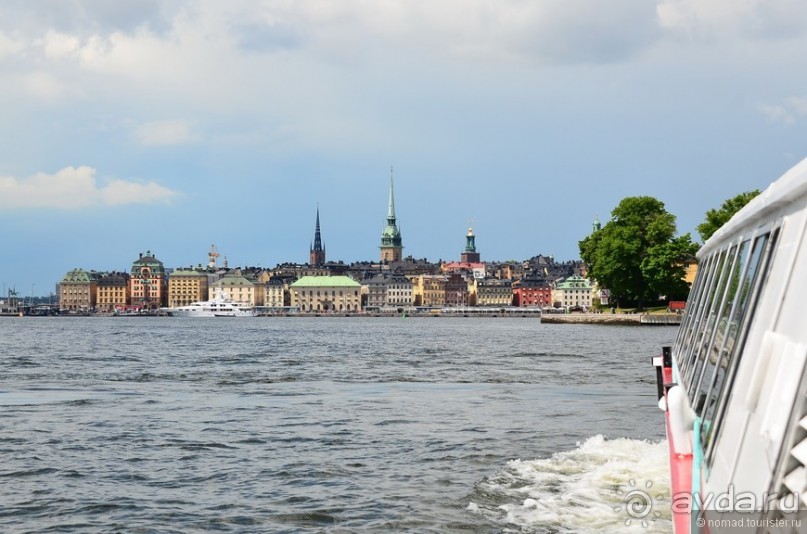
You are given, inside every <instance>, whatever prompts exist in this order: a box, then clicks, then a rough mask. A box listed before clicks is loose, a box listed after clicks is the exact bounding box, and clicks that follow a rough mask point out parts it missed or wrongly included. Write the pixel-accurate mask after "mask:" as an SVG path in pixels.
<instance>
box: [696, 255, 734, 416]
mask: <svg viewBox="0 0 807 534" xmlns="http://www.w3.org/2000/svg"><path fill="white" fill-rule="evenodd" d="M741 245H742V242H740V243H739V244H738V243H737V242H735V241H731V242H730V243H729V244H728V247H727V249H726V250H727V254H726V260H729V258H730V261H725V262H724V263H723V273H722V274H721V276H720V282H719V284H718V288H717V292H716V293H715V295H714V297H715V301H714V303H715V304H717V308H714V314H710V318H713V322H712V324H711V331H710V332H709V341H708V342H706V343H704V344H702V345H701V346H700V353H699V354H698V359H697V360H696V363H695V368H694V369H693V372H694V374H693V375H692V378H693V379H694V380H692V382H691V383H690V384H689V398H690V406H692V407H693V409H695V410H696V411H697V412H698V415H700V414H701V410H702V404H701V401H700V398H699V397H700V395H699V392H700V389H701V382H702V381H703V377H704V375H705V373H706V369H707V367H708V361H709V355H710V354H711V353H712V350H713V349H714V345H715V342H716V341H717V333H718V331H719V330H720V322H721V321H722V320H723V314H724V313H725V312H726V299H727V298H728V294H729V289H730V284H729V281H730V280H731V273H732V272H733V271H734V266H735V265H736V263H737V259H738V258H739V254H740V247H741ZM718 302H719V304H718Z"/></svg>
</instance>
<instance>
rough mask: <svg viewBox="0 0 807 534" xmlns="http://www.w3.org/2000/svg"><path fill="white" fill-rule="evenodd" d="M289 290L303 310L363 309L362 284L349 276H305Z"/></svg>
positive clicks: (336, 310)
mask: <svg viewBox="0 0 807 534" xmlns="http://www.w3.org/2000/svg"><path fill="white" fill-rule="evenodd" d="M289 291H290V293H291V305H292V306H294V307H297V308H299V309H300V311H302V312H311V313H317V312H359V311H361V284H359V283H358V282H356V281H355V280H353V279H352V278H350V277H348V276H303V277H302V278H300V279H299V280H297V281H296V282H294V283H293V284H292V285H291V287H290V288H289Z"/></svg>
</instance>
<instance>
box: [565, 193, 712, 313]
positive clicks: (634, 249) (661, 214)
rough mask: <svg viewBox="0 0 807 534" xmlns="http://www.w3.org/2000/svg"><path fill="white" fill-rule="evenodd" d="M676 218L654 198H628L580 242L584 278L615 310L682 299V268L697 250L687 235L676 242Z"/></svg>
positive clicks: (685, 288)
mask: <svg viewBox="0 0 807 534" xmlns="http://www.w3.org/2000/svg"><path fill="white" fill-rule="evenodd" d="M675 233H676V226H675V216H674V215H672V214H670V213H668V212H667V210H666V209H664V203H663V202H661V201H659V200H657V199H655V198H653V197H646V196H645V197H627V198H624V199H622V201H621V202H620V203H619V205H618V206H617V207H616V208H614V210H613V211H612V212H611V220H610V221H609V222H608V223H607V224H606V225H605V226H603V227H602V228H601V229H599V230H597V231H595V232H594V233H592V234H591V235H589V236H588V237H586V238H585V239H583V240H582V241H580V257H581V258H582V259H583V261H584V262H585V263H586V265H587V266H588V272H589V276H590V277H591V278H594V279H595V280H597V281H598V282H599V284H600V285H601V286H602V287H606V288H608V289H609V290H610V291H611V295H612V297H613V298H614V299H615V300H616V301H617V303H619V304H620V305H625V304H636V305H637V306H638V307H640V308H641V307H643V306H644V305H645V303H648V302H653V301H656V300H658V299H659V297H660V296H666V297H667V298H670V299H680V298H685V297H686V295H687V292H688V291H689V285H688V284H687V283H686V282H684V281H683V278H684V269H685V265H686V263H687V262H688V261H689V260H691V258H692V257H693V256H694V254H695V252H696V251H697V245H695V244H694V243H692V239H691V237H690V235H689V234H685V235H683V236H680V237H675Z"/></svg>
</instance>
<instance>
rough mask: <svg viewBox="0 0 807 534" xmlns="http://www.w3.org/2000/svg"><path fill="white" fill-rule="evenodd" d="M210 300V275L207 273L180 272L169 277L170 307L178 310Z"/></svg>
mask: <svg viewBox="0 0 807 534" xmlns="http://www.w3.org/2000/svg"><path fill="white" fill-rule="evenodd" d="M207 298H208V274H207V272H205V271H196V270H191V269H188V270H179V271H174V272H173V273H171V274H169V275H168V306H169V307H170V308H177V307H179V306H187V305H188V304H191V303H192V302H200V301H204V300H207Z"/></svg>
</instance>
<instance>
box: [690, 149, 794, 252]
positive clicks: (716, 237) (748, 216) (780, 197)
mask: <svg viewBox="0 0 807 534" xmlns="http://www.w3.org/2000/svg"><path fill="white" fill-rule="evenodd" d="M805 194H807V158H805V159H803V160H801V161H800V162H799V163H797V164H796V165H795V166H794V167H792V168H791V169H790V170H788V171H787V172H786V173H784V174H783V175H782V176H781V177H780V178H779V179H778V180H776V181H775V182H773V183H772V184H771V185H769V186H768V188H767V189H765V190H764V191H763V192H762V193H760V194H759V195H757V196H756V197H754V198H753V199H752V200H751V201H750V202H749V203H748V204H746V205H745V206H744V207H743V208H742V209H741V210H740V211H738V212H737V213H735V214H734V216H733V217H732V218H731V219H730V220H729V222H727V223H726V224H724V225H723V226H722V227H720V228H719V229H718V230H717V231H716V232H715V233H714V234H713V235H712V237H710V238H709V240H708V241H706V243H704V245H703V247H701V249H700V250H699V251H698V257H699V258H701V257H703V256H706V255H708V254H709V253H710V252H711V251H712V250H713V249H714V248H716V247H718V246H719V245H720V244H722V243H724V242H725V241H726V240H727V239H730V238H731V237H732V236H733V235H734V234H737V233H738V232H739V231H740V230H742V229H744V228H747V227H749V226H754V225H756V224H759V223H760V222H762V221H764V220H766V219H768V218H769V217H770V214H771V213H773V212H775V211H776V210H778V209H780V208H781V207H782V206H785V205H787V204H789V203H791V202H793V201H795V200H796V199H798V198H800V197H802V196H804V195H805Z"/></svg>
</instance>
